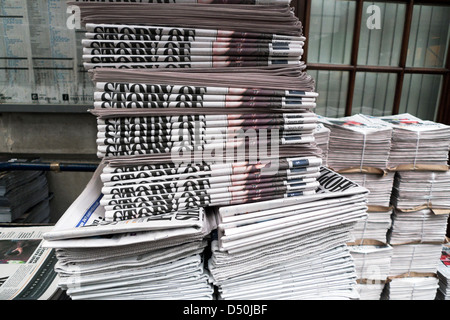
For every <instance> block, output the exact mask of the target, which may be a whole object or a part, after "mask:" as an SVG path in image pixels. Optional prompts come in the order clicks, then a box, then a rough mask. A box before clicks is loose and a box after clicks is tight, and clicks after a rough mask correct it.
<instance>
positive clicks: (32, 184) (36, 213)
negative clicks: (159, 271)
mask: <svg viewBox="0 0 450 320" xmlns="http://www.w3.org/2000/svg"><path fill="white" fill-rule="evenodd" d="M49 219H50V207H49V190H48V182H47V177H46V175H45V173H44V172H42V171H3V172H0V222H33V223H46V222H48V221H49Z"/></svg>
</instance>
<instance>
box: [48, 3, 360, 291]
mask: <svg viewBox="0 0 450 320" xmlns="http://www.w3.org/2000/svg"><path fill="white" fill-rule="evenodd" d="M76 4H77V5H79V6H80V9H81V18H82V22H83V24H84V26H85V27H86V30H87V33H86V37H85V39H84V41H83V46H84V57H83V58H84V60H85V64H84V65H85V68H86V69H87V70H89V74H90V76H91V79H92V80H93V82H94V85H95V93H94V109H93V110H91V112H92V114H93V115H95V116H96V117H97V124H98V135H97V146H98V157H99V158H101V159H102V164H101V165H100V166H99V168H98V170H97V171H96V173H95V175H94V177H93V180H92V181H91V183H90V184H89V185H88V186H87V187H86V189H85V191H84V192H83V193H82V194H81V195H80V197H79V198H78V199H77V201H76V202H74V204H73V205H72V206H71V208H69V210H68V211H67V212H66V213H65V214H64V216H63V217H62V218H61V220H60V221H59V222H58V223H57V225H56V226H55V228H54V230H52V231H51V232H49V233H47V234H46V235H45V240H46V245H47V246H48V247H51V248H55V249H56V252H57V257H58V264H57V271H58V273H59V276H60V278H61V282H60V286H61V288H64V289H65V290H67V293H68V294H69V295H70V297H71V298H72V299H211V298H213V297H214V288H213V283H214V284H216V285H218V286H219V291H220V292H219V298H222V299H230V298H243V299H250V298H258V297H259V296H260V295H262V296H263V297H264V296H265V297H266V298H267V297H270V298H284V297H293V298H300V297H303V298H317V297H320V298H323V297H331V298H357V296H358V295H357V292H356V291H355V285H356V281H355V279H356V276H355V270H354V263H353V260H352V259H351V255H350V253H349V251H348V248H347V247H346V242H347V241H349V240H350V235H349V232H350V229H351V227H352V226H353V225H354V224H355V223H356V221H357V220H359V219H362V218H364V217H365V216H366V209H367V207H366V197H367V189H365V188H361V187H359V186H357V185H356V184H354V183H353V182H351V181H349V180H347V179H345V178H344V177H342V176H340V175H338V174H336V173H334V172H332V171H330V170H328V169H326V168H325V167H322V166H321V165H322V155H323V153H322V150H321V148H320V147H319V146H318V143H317V142H316V141H315V133H316V132H317V129H318V128H317V116H316V115H315V113H314V108H315V106H316V103H315V100H316V97H317V95H318V94H317V93H316V92H315V83H314V80H313V79H312V78H311V77H310V76H309V75H307V74H306V73H305V72H304V69H305V65H304V63H303V62H301V61H300V58H301V55H302V52H303V49H302V47H303V42H304V40H305V39H304V37H303V36H302V27H301V23H300V22H299V20H298V18H296V17H295V15H294V13H293V11H292V10H291V8H290V7H289V5H288V4H287V3H283V4H276V5H273V4H271V3H267V4H264V5H257V4H253V5H243V4H240V5H233V4H227V5H221V4H214V5H212V4H211V5H210V6H209V5H204V4H179V3H175V4H152V3H128V2H127V3H114V2H112V3H110V2H108V3H107V4H106V3H93V2H82V1H80V2H76ZM217 28H220V30H218V29H217ZM240 206H243V207H240ZM239 208H241V209H244V208H245V211H234V213H233V214H231V216H232V218H233V219H235V220H232V221H231V222H228V221H227V222H226V225H224V221H223V220H221V217H222V213H223V212H230V211H229V210H240V209H239ZM259 211H261V213H260V212H259ZM244 212H245V213H248V214H246V215H242V216H241V215H240V214H242V213H244ZM250 213H253V214H250ZM227 214H228V213H226V214H225V215H227ZM217 219H219V221H220V223H219V226H218V222H217ZM248 219H250V220H248ZM241 220H244V221H241ZM216 229H217V231H215V230H216ZM212 231H214V232H212ZM211 232H212V234H211ZM210 236H211V237H212V240H213V241H212V243H211V247H212V256H213V257H212V258H211V259H208V261H206V260H207V259H206V258H205V256H206V255H207V254H209V252H207V251H206V252H205V249H207V248H208V250H209V247H208V241H209V237H210ZM242 243H244V244H242ZM255 247H258V248H259V251H257V252H255V250H254V249H253V248H255ZM328 249H329V250H330V251H328ZM230 250H231V251H230ZM288 252H292V254H288ZM330 252H332V255H331V256H330ZM254 253H256V255H257V256H258V257H257V258H256V257H255V258H254V257H253V256H252V254H254ZM221 254H223V256H221ZM230 254H231V255H232V256H229V255H230ZM272 254H273V255H272ZM323 258H326V259H328V260H329V265H326V264H323V261H324V260H323ZM223 259H225V260H226V262H225V265H223V263H224V262H223V261H224V260H223ZM242 259H243V260H245V263H244V264H245V265H247V266H248V267H249V268H250V271H255V272H256V273H251V274H250V275H249V274H248V272H247V271H246V269H245V268H244V266H243V265H242V266H241V265H239V262H243V260H242ZM249 259H250V260H249ZM229 261H232V262H233V263H234V264H237V268H233V266H234V265H233V263H229ZM256 261H259V263H261V264H262V265H263V266H266V265H264V264H266V263H268V264H267V267H270V268H274V269H273V270H274V271H273V272H272V271H271V270H272V269H270V270H266V269H264V267H263V268H262V269H261V268H259V267H260V266H261V265H260V264H258V263H256ZM217 263H218V264H220V265H221V266H225V268H226V269H227V270H225V272H232V273H233V274H234V275H236V272H237V273H238V274H239V275H240V277H238V278H236V277H232V279H231V280H230V281H231V282H232V285H231V286H228V287H227V285H226V284H223V283H222V282H221V279H222V278H220V276H219V278H216V276H218V275H219V273H220V272H221V271H220V270H219V269H220V268H219V269H218V267H216V264H217ZM280 263H281V264H280ZM310 264H313V265H314V266H316V267H317V268H316V267H311V266H310ZM205 265H207V267H208V269H209V270H208V271H206V270H205ZM299 266H303V267H304V268H303V269H302V268H300V269H299ZM241 267H242V268H241ZM255 267H256V269H254V268H255ZM229 268H231V271H229ZM280 268H282V269H280ZM283 268H285V269H283ZM275 270H277V271H275ZM282 270H285V271H282ZM286 270H289V271H286ZM290 271H292V272H294V273H296V274H295V281H294V282H292V283H291V282H290V283H289V284H287V285H285V279H286V278H284V277H285V276H288V275H289V273H290ZM217 272H219V273H217ZM277 272H278V274H280V275H282V277H283V281H282V282H283V284H282V286H281V287H278V289H274V290H269V289H267V290H265V291H264V290H263V291H261V290H259V289H257V288H261V285H263V286H264V285H267V284H269V285H270V286H272V285H275V286H278V285H279V281H275V282H274V281H273V276H274V275H275V274H277ZM210 273H213V274H214V275H213V276H212V279H210V278H209V276H208V275H209V274H210ZM249 277H250V278H249ZM268 277H269V280H268V281H269V282H267V279H268ZM288 277H289V276H288ZM228 278H229V277H227V279H228ZM330 279H332V280H331V281H330ZM248 281H251V282H252V285H250V286H248V287H247V285H248ZM298 281H300V282H298ZM305 281H306V282H305ZM317 283H319V287H318V286H317V285H316V284H317ZM304 284H308V286H307V289H303V288H304V286H303V285H304ZM267 288H269V287H267ZM224 290H225V291H224ZM227 290H233V292H232V293H228V291H227ZM255 290H256V291H255ZM257 291H258V292H260V293H259V294H255V292H257ZM292 291H294V293H295V294H293V295H291V293H292ZM267 294H268V295H267Z"/></svg>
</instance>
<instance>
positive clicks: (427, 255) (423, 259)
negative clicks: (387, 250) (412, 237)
mask: <svg viewBox="0 0 450 320" xmlns="http://www.w3.org/2000/svg"><path fill="white" fill-rule="evenodd" d="M391 246H392V248H393V253H392V259H391V268H390V271H389V276H398V275H402V274H406V275H408V274H412V273H414V272H417V273H433V274H435V273H436V271H437V267H438V265H439V263H440V261H439V258H440V256H441V249H442V241H441V242H440V243H439V242H434V243H431V242H430V243H427V242H410V243H406V244H401V245H394V244H391Z"/></svg>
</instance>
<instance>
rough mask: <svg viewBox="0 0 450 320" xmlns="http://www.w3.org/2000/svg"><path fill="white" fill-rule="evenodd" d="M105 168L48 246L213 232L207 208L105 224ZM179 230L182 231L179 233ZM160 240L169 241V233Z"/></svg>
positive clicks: (57, 226) (62, 220) (47, 235)
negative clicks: (142, 235) (85, 240)
mask: <svg viewBox="0 0 450 320" xmlns="http://www.w3.org/2000/svg"><path fill="white" fill-rule="evenodd" d="M104 167H105V163H104V162H101V163H100V165H99V166H98V168H97V170H96V171H95V173H94V175H93V176H92V178H91V180H90V181H89V183H88V185H87V186H86V188H85V189H84V191H83V192H82V193H81V194H80V196H79V197H78V198H77V199H76V200H75V201H74V202H73V203H72V205H71V206H70V207H69V208H68V209H67V211H66V212H65V213H64V215H63V216H62V217H61V218H60V219H59V221H58V222H57V223H56V224H55V226H54V228H53V229H52V230H51V231H49V232H46V233H45V234H44V240H45V243H46V246H49V245H50V243H49V241H55V240H63V239H76V238H86V237H94V236H101V235H111V234H125V233H131V232H141V231H150V232H152V231H154V232H158V231H163V230H173V232H172V233H173V236H180V235H182V234H183V233H185V234H186V235H190V234H193V233H194V234H195V233H199V232H205V233H209V231H208V230H209V229H210V228H211V227H213V226H214V221H206V220H207V218H206V212H205V209H204V208H194V209H189V210H184V211H178V212H172V213H168V214H162V215H155V216H150V217H145V218H139V219H130V220H125V221H113V222H105V221H104V215H105V210H104V208H103V206H101V205H100V200H101V198H102V196H103V195H102V193H101V189H102V187H103V184H102V181H101V179H100V175H101V173H102V171H103V168H104ZM177 230H178V231H179V232H177ZM158 237H162V238H168V237H169V234H165V235H163V234H161V235H159V236H158Z"/></svg>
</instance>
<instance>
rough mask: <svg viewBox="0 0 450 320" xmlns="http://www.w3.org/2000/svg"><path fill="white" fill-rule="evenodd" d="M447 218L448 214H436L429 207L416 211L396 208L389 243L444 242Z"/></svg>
mask: <svg viewBox="0 0 450 320" xmlns="http://www.w3.org/2000/svg"><path fill="white" fill-rule="evenodd" d="M447 220H448V214H436V213H435V212H434V211H433V210H431V209H428V208H425V209H421V210H415V211H411V210H407V211H402V210H400V209H395V210H394V212H393V215H392V228H391V229H390V230H389V235H388V237H389V243H390V244H402V243H407V242H410V241H420V242H438V243H439V242H442V241H444V239H445V234H446V231H447Z"/></svg>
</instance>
